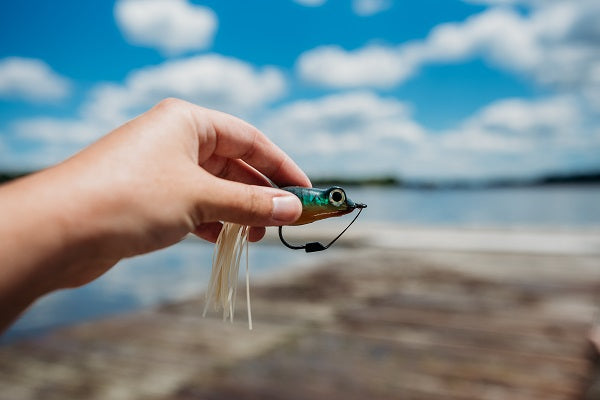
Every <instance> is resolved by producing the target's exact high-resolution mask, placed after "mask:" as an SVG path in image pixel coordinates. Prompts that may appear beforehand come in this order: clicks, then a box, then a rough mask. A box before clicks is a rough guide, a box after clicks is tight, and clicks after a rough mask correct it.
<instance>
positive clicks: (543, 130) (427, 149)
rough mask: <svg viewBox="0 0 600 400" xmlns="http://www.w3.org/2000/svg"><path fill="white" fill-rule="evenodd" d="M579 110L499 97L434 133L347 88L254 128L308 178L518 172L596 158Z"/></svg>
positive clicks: (573, 102) (569, 104) (559, 99)
mask: <svg viewBox="0 0 600 400" xmlns="http://www.w3.org/2000/svg"><path fill="white" fill-rule="evenodd" d="M581 108H582V104H581V102H580V101H579V100H577V98H575V97H572V96H562V95H561V96H554V97H549V98H543V99H539V100H523V99H504V100H500V101H497V102H494V103H492V104H489V105H488V106H486V107H484V108H482V109H481V110H479V111H478V112H476V113H475V114H474V115H472V116H471V117H469V118H467V119H465V120H464V121H462V122H461V123H460V124H458V125H457V126H456V127H454V128H453V129H446V130H437V131H436V130H427V129H426V128H425V127H423V126H421V125H420V124H419V123H417V122H416V121H414V119H413V118H412V115H411V112H410V107H408V106H407V105H406V104H405V103H402V102H400V101H398V100H396V99H394V98H385V97H380V96H378V95H376V94H374V93H370V92H352V93H344V94H336V95H331V96H327V97H324V98H320V99H315V100H303V101H297V102H295V103H292V104H288V105H285V106H283V107H280V108H279V109H276V110H273V111H272V112H271V115H270V116H269V117H268V118H266V119H265V120H264V121H263V123H262V124H260V125H259V126H260V128H261V129H263V130H264V131H265V133H267V134H268V135H269V136H270V137H271V138H273V140H275V142H276V143H278V144H279V145H280V146H281V147H282V148H283V149H284V150H286V151H287V152H289V153H290V154H291V155H292V157H293V158H294V159H296V160H297V161H298V162H299V164H300V165H301V166H302V167H303V168H304V169H305V170H306V171H307V172H308V173H309V174H312V175H314V176H324V175H325V176H327V175H370V174H375V173H382V172H393V173H398V174H399V175H401V176H407V177H413V178H414V177H425V178H433V179H436V178H457V177H464V178H483V177H489V176H498V177H504V176H512V175H514V176H522V175H523V173H524V171H526V172H527V173H530V174H536V173H546V172H549V171H551V172H554V171H560V170H565V168H572V167H575V168H576V167H578V166H579V167H585V166H586V164H585V163H586V162H587V163H589V165H593V163H594V162H595V163H596V164H597V163H598V162H600V134H595V135H593V134H591V133H590V132H591V131H590V130H589V129H588V126H589V125H588V122H589V121H587V120H586V114H585V112H583V111H582V110H581ZM572 154H578V155H580V156H581V158H580V159H576V160H573V159H572Z"/></svg>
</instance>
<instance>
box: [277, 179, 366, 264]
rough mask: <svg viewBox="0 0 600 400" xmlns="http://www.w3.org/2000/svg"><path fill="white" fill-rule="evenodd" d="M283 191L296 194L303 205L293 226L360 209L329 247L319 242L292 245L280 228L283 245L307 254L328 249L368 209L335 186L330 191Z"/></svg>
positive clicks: (296, 188)
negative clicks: (364, 209)
mask: <svg viewBox="0 0 600 400" xmlns="http://www.w3.org/2000/svg"><path fill="white" fill-rule="evenodd" d="M282 189H283V190H286V191H288V192H290V193H293V194H295V195H296V196H297V197H298V198H299V199H300V202H301V203H302V214H301V215H300V218H298V220H297V221H296V222H294V223H293V224H291V225H305V224H310V223H311V222H315V221H318V220H321V219H325V218H330V217H339V216H341V215H345V214H348V213H351V212H352V211H354V210H355V209H358V214H356V216H355V217H354V219H353V220H352V221H351V222H350V223H349V224H348V226H347V227H346V228H345V229H344V230H343V231H342V232H341V233H340V234H339V235H337V236H336V237H335V238H334V239H333V240H332V241H331V242H329V244H327V245H323V244H321V243H319V242H310V243H306V244H304V245H301V246H295V245H292V244H290V243H288V242H287V241H286V240H285V239H284V238H283V227H282V226H280V227H279V239H280V240H281V243H283V244H284V245H285V246H287V247H289V248H290V249H293V250H302V249H304V251H306V252H307V253H313V252H316V251H322V250H326V249H328V248H329V247H330V246H331V245H332V244H334V243H335V242H336V241H337V240H338V239H339V238H340V237H341V236H342V235H343V234H344V233H345V232H346V231H347V230H348V228H350V225H352V224H353V223H354V221H356V219H357V218H358V216H359V215H360V213H361V211H362V209H363V208H366V207H367V205H366V204H363V203H355V202H354V201H352V200H350V199H349V198H348V196H346V192H345V191H344V189H342V188H341V187H338V186H333V187H330V188H328V189H318V188H305V187H299V186H289V187H284V188H282Z"/></svg>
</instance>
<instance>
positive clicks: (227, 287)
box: [203, 186, 367, 329]
mask: <svg viewBox="0 0 600 400" xmlns="http://www.w3.org/2000/svg"><path fill="white" fill-rule="evenodd" d="M283 190H287V191H288V192H291V193H293V194H295V195H296V196H297V197H298V198H299V199H300V201H301V202H302V214H301V215H300V218H299V219H298V220H297V221H296V222H295V223H293V224H292V225H304V224H309V223H311V222H315V221H318V220H321V219H325V218H330V217H338V216H341V215H345V214H348V213H351V212H352V211H354V210H355V209H358V214H356V216H355V217H354V219H353V220H352V221H351V222H350V223H349V224H348V226H347V227H346V228H345V229H344V230H343V231H342V232H341V233H340V234H339V235H337V236H336V237H335V239H333V240H332V241H331V242H329V244H328V245H323V244H321V243H319V242H311V243H306V244H304V245H301V246H295V245H292V244H289V243H288V242H287V241H286V240H285V239H284V238H283V227H281V226H280V227H279V238H280V239H281V242H282V243H283V244H284V245H286V246H287V247H289V248H290V249H294V250H300V249H304V250H305V251H306V252H307V253H311V252H315V251H322V250H325V249H328V248H329V247H330V246H331V245H332V244H333V243H335V241H336V240H338V239H339V238H340V237H341V236H342V235H343V234H344V232H346V231H347V230H348V228H349V227H350V225H352V223H354V221H356V219H357V218H358V216H359V215H360V213H361V211H362V209H363V208H366V207H367V205H366V204H362V203H355V202H353V201H352V200H350V199H349V198H348V197H347V196H346V192H345V191H344V189H342V188H340V187H337V186H334V187H331V188H328V189H317V188H304V187H296V186H293V187H286V188H283ZM249 229H250V227H249V226H246V225H240V224H234V223H231V222H224V223H223V228H222V229H221V233H220V234H219V237H218V239H217V241H216V243H215V244H216V245H215V251H214V253H213V266H212V272H211V276H210V281H209V283H208V291H207V292H206V300H207V301H206V304H205V306H204V312H203V315H206V313H207V311H208V309H209V308H210V306H211V305H212V306H213V307H214V308H215V309H221V310H222V312H223V319H224V320H225V319H229V320H230V321H231V322H233V314H234V311H235V300H236V294H237V283H238V272H239V268H240V261H241V260H242V253H243V250H244V247H245V248H246V257H245V258H246V305H247V311H248V328H249V329H252V313H251V309H250V271H249V268H248V233H249Z"/></svg>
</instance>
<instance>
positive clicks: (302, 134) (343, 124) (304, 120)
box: [259, 92, 424, 175]
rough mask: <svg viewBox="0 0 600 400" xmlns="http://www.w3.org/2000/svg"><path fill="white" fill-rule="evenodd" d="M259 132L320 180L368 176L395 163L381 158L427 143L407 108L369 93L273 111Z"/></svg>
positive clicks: (310, 101) (324, 99)
mask: <svg viewBox="0 0 600 400" xmlns="http://www.w3.org/2000/svg"><path fill="white" fill-rule="evenodd" d="M259 126H260V128H261V129H263V130H264V132H265V133H267V134H268V135H269V136H270V137H271V138H272V139H273V140H275V141H276V142H277V143H278V144H279V145H281V146H282V147H283V148H284V150H286V151H288V152H289V153H290V154H292V156H293V157H294V158H296V159H297V160H298V161H299V163H300V164H301V165H302V166H303V167H304V168H305V169H306V170H307V171H308V172H309V173H312V174H316V175H327V174H328V172H329V173H330V174H334V175H335V174H345V173H358V174H362V173H365V172H366V173H369V172H372V171H373V168H375V169H377V168H378V165H380V164H382V163H387V164H388V166H389V163H390V162H392V163H393V160H394V159H395V158H397V154H396V155H394V154H387V155H382V154H381V153H382V152H386V150H391V151H392V153H398V151H399V150H400V148H402V147H407V148H410V147H411V146H413V145H415V143H418V142H420V141H421V140H423V139H424V132H423V130H422V128H421V127H420V126H419V125H418V124H416V123H415V122H413V121H412V120H411V118H410V108H409V107H408V106H407V105H406V104H404V103H402V102H400V101H398V100H396V99H393V98H382V97H379V96H377V95H375V94H373V93H369V92H354V93H344V94H338V95H331V96H328V97H324V98H320V99H316V100H303V101H297V102H294V103H291V104H288V105H285V106H283V107H281V108H279V109H277V110H273V111H272V112H271V115H270V116H269V117H267V118H266V119H265V120H264V121H263V122H262V123H261V124H260V125H259ZM382 144H383V147H382ZM390 157H392V160H390ZM353 158H356V159H353ZM367 159H370V160H371V161H372V162H370V163H369V165H365V163H366V162H367Z"/></svg>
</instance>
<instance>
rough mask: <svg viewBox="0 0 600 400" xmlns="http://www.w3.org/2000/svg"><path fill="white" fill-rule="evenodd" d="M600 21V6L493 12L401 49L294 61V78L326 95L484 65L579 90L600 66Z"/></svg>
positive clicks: (313, 53)
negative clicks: (426, 71)
mask: <svg viewBox="0 0 600 400" xmlns="http://www.w3.org/2000/svg"><path fill="white" fill-rule="evenodd" d="M540 4H541V3H540ZM599 18H600V3H597V2H592V1H586V0H580V1H572V2H547V3H543V6H542V5H540V6H539V7H534V8H533V9H532V10H531V13H530V14H527V15H523V14H522V13H520V12H518V11H516V10H513V9H511V8H507V7H492V8H490V9H488V10H486V11H484V12H482V13H480V14H477V15H474V16H472V17H470V18H467V19H466V20H465V21H463V22H460V23H445V24H441V25H438V26H436V27H435V28H434V29H432V30H431V32H430V33H429V34H428V36H427V37H426V38H425V39H424V40H420V41H414V42H409V43H405V44H402V45H399V46H388V47H383V46H380V45H368V46H365V47H363V48H360V49H357V50H353V51H345V50H343V49H340V48H336V47H330V46H327V47H320V48H316V49H313V50H310V51H308V52H306V53H304V54H302V55H301V56H300V57H299V59H298V62H297V71H298V73H299V75H300V76H301V77H302V78H303V79H305V80H306V81H308V82H312V83H316V84H320V85H324V86H329V87H337V88H340V87H368V86H371V87H384V86H393V85H397V84H400V83H402V82H403V81H405V80H406V79H408V78H409V77H410V76H411V75H412V74H413V73H414V72H416V71H418V70H419V69H420V68H421V67H423V66H425V65H428V64H433V63H458V62H462V61H465V60H468V59H470V58H474V57H483V58H484V59H486V60H487V61H489V62H490V63H491V64H494V65H496V66H499V67H501V68H504V69H507V70H510V71H514V72H517V73H519V74H522V75H524V76H527V77H530V78H532V79H533V80H534V81H537V82H538V83H540V84H542V85H547V86H550V87H553V88H560V89H561V90H565V89H567V90H572V89H575V90H581V89H582V88H584V87H586V86H588V85H589V84H590V83H593V82H595V81H594V76H595V74H596V72H595V71H596V70H597V68H598V65H600V46H599V44H600V28H599V26H600V25H599V24H598V23H597V21H598V19H599ZM599 89H600V88H599Z"/></svg>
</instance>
